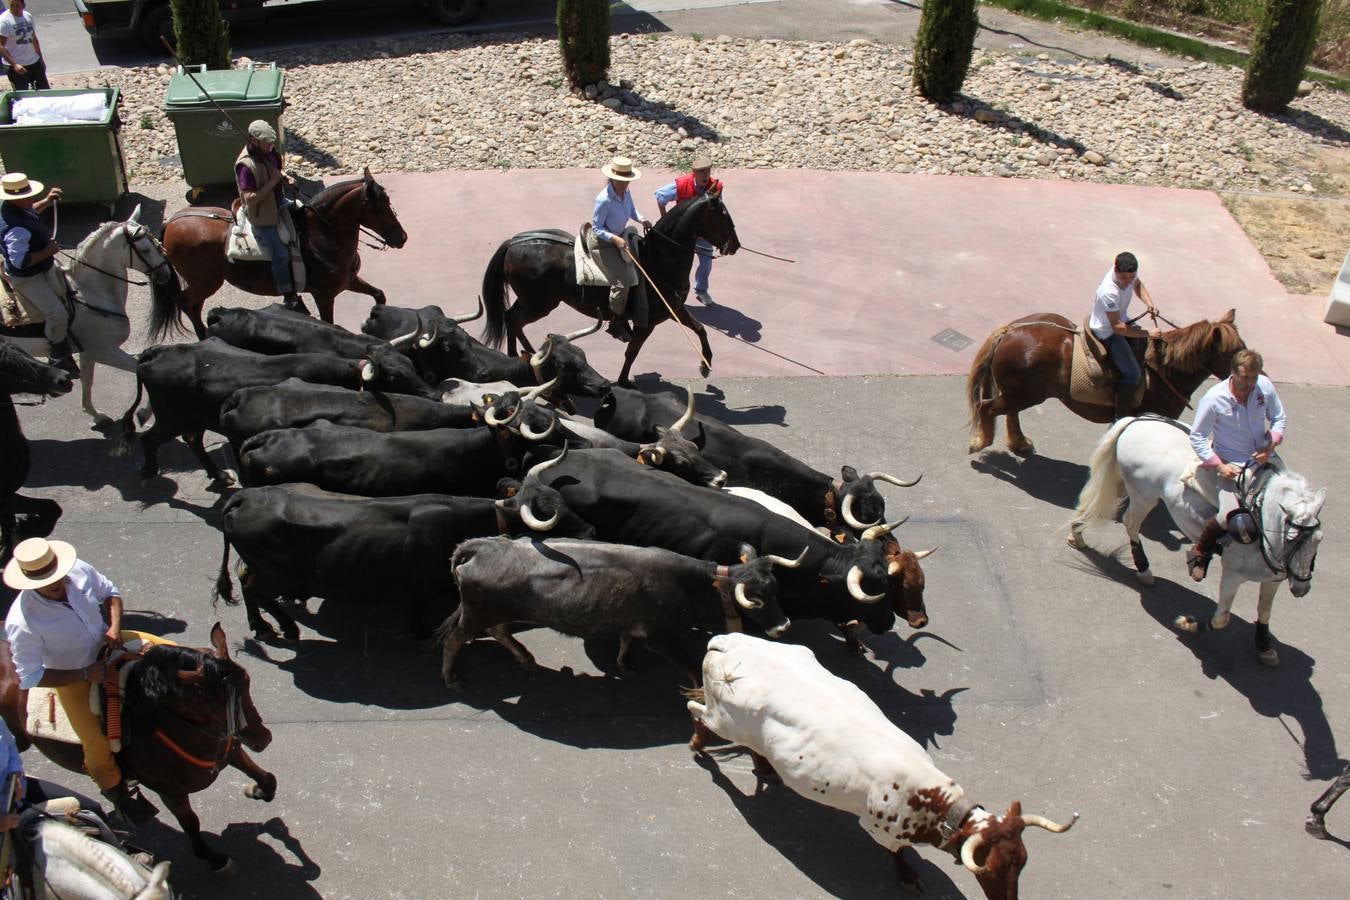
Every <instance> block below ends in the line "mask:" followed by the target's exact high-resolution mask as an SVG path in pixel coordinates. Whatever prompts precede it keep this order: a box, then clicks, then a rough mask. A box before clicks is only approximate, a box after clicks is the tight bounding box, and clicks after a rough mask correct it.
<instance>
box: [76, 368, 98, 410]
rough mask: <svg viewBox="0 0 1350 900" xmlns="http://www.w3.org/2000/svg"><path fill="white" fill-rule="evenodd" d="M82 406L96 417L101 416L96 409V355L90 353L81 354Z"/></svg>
mask: <svg viewBox="0 0 1350 900" xmlns="http://www.w3.org/2000/svg"><path fill="white" fill-rule="evenodd" d="M80 408H81V409H83V410H84V411H85V412H86V413H88V414H89V415H90V416H92V417H93V418H95V419H97V418H98V417H99V415H98V410H96V409H94V357H93V356H92V355H91V354H89V353H81V354H80Z"/></svg>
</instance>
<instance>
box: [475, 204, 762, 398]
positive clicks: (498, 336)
mask: <svg viewBox="0 0 1350 900" xmlns="http://www.w3.org/2000/svg"><path fill="white" fill-rule="evenodd" d="M699 238H703V239H704V240H705V241H708V242H709V243H711V244H712V245H713V246H715V247H717V248H718V250H719V251H720V252H721V253H722V255H723V256H730V255H731V254H733V253H735V252H736V251H737V250H739V249H740V246H741V242H740V240H739V239H737V237H736V225H735V223H734V222H732V221H731V214H730V213H729V212H727V208H726V205H725V204H724V203H723V202H722V192H721V191H720V190H710V191H708V192H707V193H706V194H704V195H703V196H702V197H699V198H697V199H695V200H690V201H688V202H686V203H682V204H680V205H679V206H676V207H675V208H674V209H672V210H671V211H670V212H668V213H666V214H665V215H664V216H662V217H661V220H660V221H659V222H657V223H656V225H655V227H653V228H652V230H651V232H650V233H649V234H647V235H646V236H645V237H641V238H639V239H638V241H637V245H638V251H637V258H638V262H639V263H641V264H642V268H643V269H644V270H645V271H646V273H647V275H649V276H650V277H651V279H652V281H654V282H655V283H656V286H657V288H658V289H659V290H660V292H661V294H662V295H664V296H665V298H666V300H667V301H668V302H669V303H670V304H672V306H673V307H674V314H675V317H676V318H677V319H679V321H680V324H681V325H683V326H684V327H686V328H689V329H692V330H693V331H694V333H696V334H697V335H698V339H699V344H700V345H701V346H702V350H703V359H704V360H705V362H704V363H703V364H702V365H701V366H700V367H699V371H700V372H701V373H702V374H703V375H704V376H706V375H707V374H708V369H709V365H710V364H711V362H712V348H711V347H709V346H708V333H707V332H706V331H705V330H704V329H703V324H702V323H701V322H699V321H698V320H697V319H695V318H694V317H693V316H692V315H690V313H689V312H688V310H686V309H685V308H684V299H685V297H686V296H688V294H689V269H690V267H691V266H692V265H693V264H694V242H695V241H696V240H698V239H699ZM573 240H574V237H573V235H571V234H568V233H567V232H566V231H562V230H559V229H556V228H555V229H546V230H543V231H523V232H521V233H520V234H517V235H516V236H515V237H512V238H509V239H508V240H506V241H505V242H503V243H502V245H501V246H500V247H498V248H497V252H496V253H494V254H493V256H492V261H491V262H489V263H488V267H487V271H486V272H484V273H483V301H484V303H485V305H486V307H487V327H486V329H485V330H484V332H483V341H484V342H485V343H486V344H488V345H489V346H491V347H500V346H501V344H502V339H503V338H505V339H506V343H507V352H508V353H510V354H511V355H512V356H514V355H515V353H516V342H517V341H519V342H520V345H521V346H522V347H523V348H524V349H525V350H526V351H527V352H530V353H533V352H534V349H533V348H532V347H531V346H530V342H529V340H527V339H526V337H525V330H524V329H525V326H526V325H528V324H530V323H531V322H537V321H539V320H540V319H542V318H544V316H546V315H548V314H549V313H550V312H552V311H553V310H554V309H555V308H557V306H558V303H559V302H561V301H566V302H567V305H568V306H571V307H572V308H573V309H575V310H577V311H578V312H580V313H583V314H584V315H586V316H588V317H590V318H592V319H596V318H603V319H609V318H610V317H611V315H610V309H609V288H608V287H603V286H601V287H581V286H580V285H578V284H577V272H576V263H575V261H574V259H573V250H572V248H573ZM638 277H639V278H641V277H642V276H641V275H640V274H639V276H638ZM644 281H645V279H644ZM508 284H509V285H510V286H511V290H513V291H515V294H516V302H515V303H514V304H512V306H511V308H510V309H507V307H506V286H507V285H508ZM634 291H635V292H636V288H635V289H634ZM630 296H635V294H634V295H630ZM670 317H671V310H670V309H668V308H667V307H666V304H665V303H662V302H661V298H660V297H657V296H656V294H655V292H654V291H653V290H652V289H651V286H650V285H647V322H646V324H645V325H643V326H641V327H634V329H633V338H632V340H630V341H629V342H628V349H627V350H626V351H625V353H624V358H623V371H622V372H621V373H620V374H619V382H618V383H619V384H621V385H628V384H629V380H628V372H629V370H630V369H631V368H632V367H633V360H634V359H636V358H637V355H638V352H639V351H640V350H641V349H642V345H643V343H645V342H646V340H647V337H648V336H649V335H650V334H651V333H652V329H654V328H655V327H656V326H657V325H659V324H661V323H662V322H664V321H665V320H667V319H669V318H670Z"/></svg>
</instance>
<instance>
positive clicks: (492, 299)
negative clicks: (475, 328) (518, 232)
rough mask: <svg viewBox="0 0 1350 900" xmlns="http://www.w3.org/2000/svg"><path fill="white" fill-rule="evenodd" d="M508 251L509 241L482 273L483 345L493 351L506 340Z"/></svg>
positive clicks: (509, 247)
mask: <svg viewBox="0 0 1350 900" xmlns="http://www.w3.org/2000/svg"><path fill="white" fill-rule="evenodd" d="M509 249H511V241H510V240H505V241H502V245H501V246H500V247H498V248H497V252H496V253H494V254H492V259H491V260H490V261H489V262H488V265H487V271H485V272H484V273H483V306H484V307H485V308H486V309H487V315H486V316H485V317H484V318H486V319H487V322H486V323H485V324H484V326H483V343H484V344H487V345H488V346H489V347H492V348H493V349H497V348H500V347H501V345H502V341H503V340H505V339H506V251H507V250H509Z"/></svg>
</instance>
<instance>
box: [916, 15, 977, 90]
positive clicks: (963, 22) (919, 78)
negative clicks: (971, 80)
mask: <svg viewBox="0 0 1350 900" xmlns="http://www.w3.org/2000/svg"><path fill="white" fill-rule="evenodd" d="M979 27H980V17H979V15H978V14H977V13H976V11H975V0H926V2H925V3H924V5H923V13H922V14H920V16H919V33H918V35H916V36H915V38H914V86H915V87H917V88H918V89H919V93H921V94H923V95H924V96H925V97H927V98H928V99H929V100H935V101H942V100H948V99H950V98H952V97H953V96H955V95H956V94H958V93H960V91H961V84H962V82H964V81H965V80H966V70H967V69H969V68H970V58H971V55H972V54H973V53H974V51H975V32H976V30H977V29H978V28H979Z"/></svg>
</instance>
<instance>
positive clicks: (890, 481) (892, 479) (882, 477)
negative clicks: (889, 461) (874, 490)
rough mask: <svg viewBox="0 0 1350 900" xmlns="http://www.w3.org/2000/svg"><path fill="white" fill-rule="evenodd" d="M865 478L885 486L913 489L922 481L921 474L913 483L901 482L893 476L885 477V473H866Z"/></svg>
mask: <svg viewBox="0 0 1350 900" xmlns="http://www.w3.org/2000/svg"><path fill="white" fill-rule="evenodd" d="M867 477H868V478H870V479H872V480H873V481H884V482H886V483H887V484H893V485H896V486H897V487H914V485H916V484H918V483H919V482H920V481H923V474H922V473H920V474H919V477H918V478H915V479H914V480H913V481H901V480H900V479H899V478H896V477H895V476H894V475H887V474H886V473H885V472H868V473H867Z"/></svg>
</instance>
